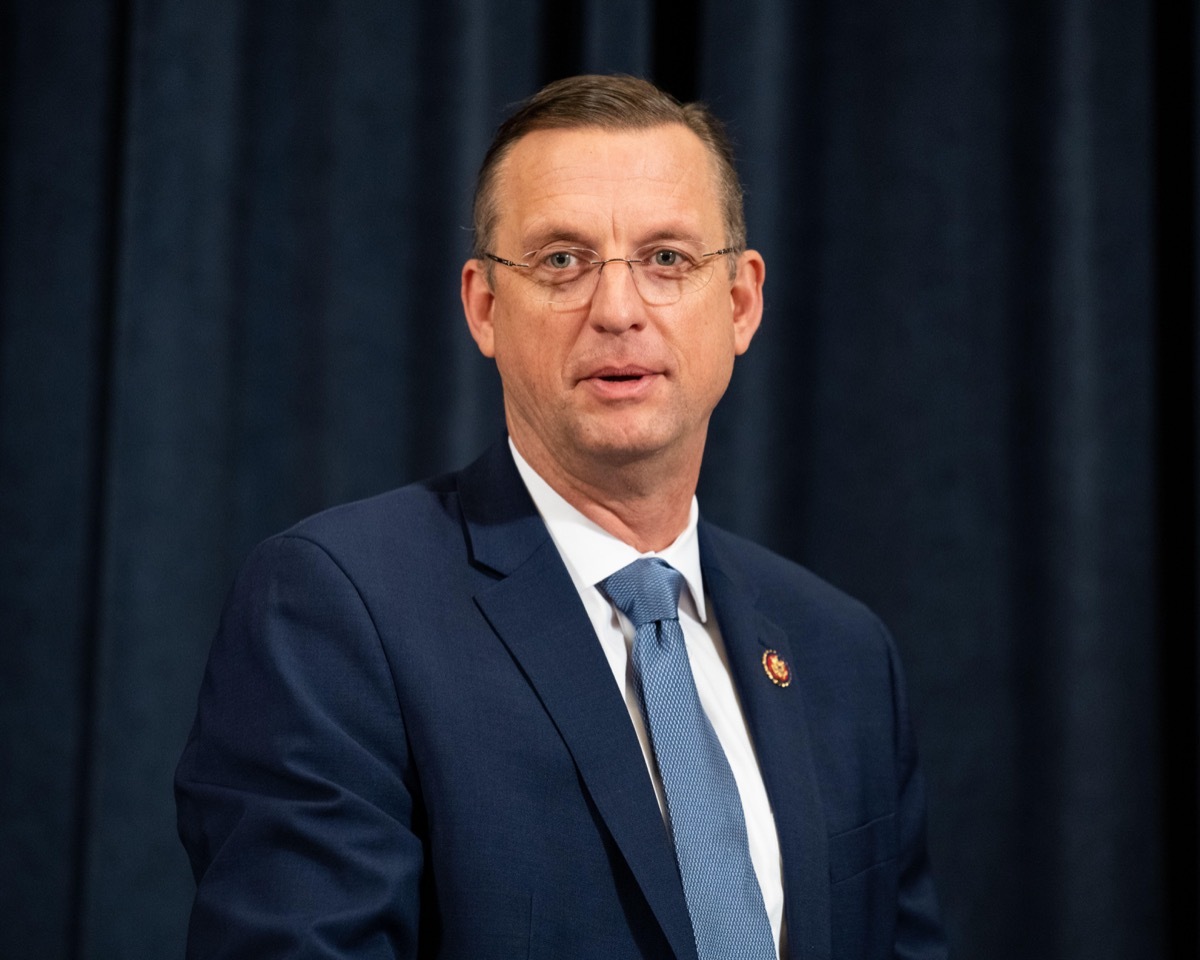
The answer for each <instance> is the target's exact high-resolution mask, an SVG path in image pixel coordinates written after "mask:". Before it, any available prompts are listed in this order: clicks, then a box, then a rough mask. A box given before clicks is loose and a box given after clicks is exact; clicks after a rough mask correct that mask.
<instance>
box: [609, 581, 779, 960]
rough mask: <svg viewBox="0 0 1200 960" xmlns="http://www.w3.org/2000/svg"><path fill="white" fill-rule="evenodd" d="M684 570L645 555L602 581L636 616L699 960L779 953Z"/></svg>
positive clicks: (642, 678) (641, 682)
mask: <svg viewBox="0 0 1200 960" xmlns="http://www.w3.org/2000/svg"><path fill="white" fill-rule="evenodd" d="M682 585H683V576H682V575H681V574H680V573H679V571H678V570H676V569H675V568H674V567H672V566H671V565H670V564H668V563H666V562H664V561H662V560H658V559H650V558H643V559H641V560H635V561H634V562H633V563H631V564H629V566H627V567H623V568H622V569H620V570H618V571H617V572H616V573H614V574H613V575H612V576H610V577H608V578H606V579H605V580H604V581H603V582H602V584H601V586H602V587H603V588H604V590H605V592H606V593H607V594H608V596H609V598H610V599H611V600H612V602H613V603H614V604H616V605H617V607H618V608H619V609H620V610H621V611H622V612H623V613H624V614H625V615H626V616H627V617H629V619H630V621H631V622H632V623H633V626H634V629H635V631H636V632H635V634H634V638H633V669H634V673H635V675H636V677H637V680H638V689H639V693H640V695H641V701H642V715H643V716H644V717H645V719H646V726H647V727H648V728H649V731H650V743H651V744H652V746H653V747H654V758H655V762H656V763H657V764H658V773H659V777H660V778H661V779H662V784H663V792H664V793H665V794H666V797H667V818H668V820H669V821H670V825H671V833H672V835H673V837H674V840H675V859H676V860H677V861H678V863H679V875H680V877H681V878H682V880H683V893H684V897H685V898H686V900H687V907H688V913H689V914H691V918H692V931H693V933H694V934H695V937H696V949H697V952H698V953H699V955H700V960H735V958H745V960H775V940H774V936H773V935H772V933H771V923H770V921H769V920H768V919H767V910H766V907H765V906H763V898H762V890H761V888H760V887H759V885H758V878H757V877H756V876H755V874H754V865H753V864H752V863H751V861H750V846H749V843H748V842H747V840H746V820H745V816H744V814H743V813H742V802H741V798H740V797H739V795H738V790H737V783H736V782H735V781H734V779H733V771H732V770H730V769H729V761H728V760H726V758H725V751H724V750H722V749H721V744H720V741H718V740H717V735H716V734H715V733H714V732H713V728H712V724H711V723H709V721H708V717H707V716H706V715H705V713H704V709H703V708H702V707H701V706H700V698H699V697H698V696H697V695H696V683H695V681H694V680H693V679H692V668H691V664H690V663H689V662H688V656H687V649H686V648H685V647H684V640H683V629H682V628H681V627H680V626H679V590H680V588H681V587H682Z"/></svg>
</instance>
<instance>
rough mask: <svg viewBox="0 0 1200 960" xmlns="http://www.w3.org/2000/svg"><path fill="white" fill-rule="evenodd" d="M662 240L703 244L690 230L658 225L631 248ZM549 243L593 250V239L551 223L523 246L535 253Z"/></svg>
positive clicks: (569, 228) (527, 252) (636, 248)
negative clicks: (566, 244)
mask: <svg viewBox="0 0 1200 960" xmlns="http://www.w3.org/2000/svg"><path fill="white" fill-rule="evenodd" d="M664 240H676V241H681V242H683V243H690V244H694V245H695V246H697V247H702V246H704V243H705V241H704V239H703V238H702V237H700V236H698V235H697V234H695V233H692V232H691V231H690V230H684V229H679V228H676V227H670V226H668V227H658V228H655V229H653V230H651V231H650V232H649V233H647V234H643V235H641V239H640V240H638V241H637V242H636V243H635V244H634V245H633V247H632V248H631V249H634V250H639V249H641V248H642V247H644V246H646V245H647V244H651V243H659V242H662V241H664ZM551 243H568V244H572V245H574V246H577V247H584V248H586V249H588V250H595V249H596V248H595V241H594V240H592V239H589V237H588V235H587V234H585V233H583V232H581V231H579V230H577V229H574V228H571V227H560V226H557V225H551V226H548V227H544V228H542V229H540V230H538V231H537V232H536V233H534V234H532V235H530V236H529V237H528V238H526V240H525V242H524V244H523V246H525V247H526V250H525V253H526V254H529V253H536V252H537V251H538V250H541V249H542V248H543V247H546V246H548V245H549V244H551Z"/></svg>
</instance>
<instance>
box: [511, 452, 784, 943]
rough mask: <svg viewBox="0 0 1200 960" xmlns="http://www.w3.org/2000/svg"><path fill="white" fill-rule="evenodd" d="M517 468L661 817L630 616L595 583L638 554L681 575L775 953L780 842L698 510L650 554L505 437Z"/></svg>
mask: <svg viewBox="0 0 1200 960" xmlns="http://www.w3.org/2000/svg"><path fill="white" fill-rule="evenodd" d="M508 445H509V449H510V450H512V455H513V459H514V460H515V461H516V464H517V470H518V471H519V472H520V474H521V479H522V480H524V481H525V486H526V488H527V489H528V490H529V495H530V496H531V497H532V498H533V502H534V505H535V506H536V507H537V509H538V513H540V514H541V516H542V520H543V521H544V522H545V524H546V527H547V529H548V530H549V531H550V537H551V539H552V540H553V541H554V545H555V546H556V547H557V548H558V552H559V554H560V555H561V556H562V560H563V563H564V564H565V565H566V567H567V570H568V572H569V573H570V574H571V580H572V582H573V583H574V584H575V589H576V591H578V593H579V599H580V600H582V601H583V606H584V609H585V610H586V611H587V615H588V618H589V619H590V620H591V622H592V627H593V628H594V629H595V631H596V636H597V637H598V638H599V640H600V646H601V648H602V649H603V650H604V655H605V657H606V658H607V659H608V665H609V667H611V668H612V672H613V678H614V679H615V680H616V683H617V688H618V689H619V690H620V691H621V695H622V696H623V697H624V698H625V706H626V708H627V709H628V711H629V719H630V720H631V721H632V722H633V729H634V730H635V731H636V732H637V737H638V741H639V742H640V743H641V745H642V754H643V756H644V757H645V760H646V769H647V770H648V771H649V773H650V780H651V781H652V782H653V784H654V791H655V793H656V794H657V796H658V806H659V810H660V811H661V812H662V813H663V817H664V819H665V818H666V801H665V798H664V795H663V788H662V781H661V779H660V778H659V776H658V768H657V766H656V765H655V762H654V751H653V748H652V747H651V745H650V737H649V734H648V732H647V730H646V725H645V722H644V720H643V718H642V710H641V705H640V704H639V703H638V695H637V686H636V681H635V680H634V676H633V664H632V660H631V658H630V656H629V652H630V649H631V648H632V645H633V635H634V629H633V625H632V624H631V623H630V622H629V619H628V618H627V617H626V616H625V614H624V613H622V612H621V611H620V610H618V609H617V608H616V607H615V606H613V604H612V602H611V601H610V600H609V599H608V597H607V596H605V595H604V593H603V592H602V591H601V590H600V588H599V587H598V586H597V585H598V584H599V583H600V582H601V581H603V580H604V579H605V578H606V577H608V576H609V575H610V574H612V573H616V571H618V570H620V569H621V568H622V567H624V566H627V565H628V564H630V563H632V562H633V561H634V560H636V559H638V558H639V557H661V558H662V559H663V560H665V561H666V562H667V563H669V564H670V565H671V566H672V567H674V568H675V569H676V570H678V571H679V572H680V573H681V574H682V575H683V580H684V584H685V586H686V589H684V590H682V591H681V592H680V595H679V624H680V626H681V627H682V628H683V636H684V642H685V645H686V647H687V654H688V661H689V662H690V664H691V667H692V676H693V677H694V678H695V681H696V692H697V694H699V697H700V705H701V706H702V707H703V708H704V712H705V713H706V714H707V715H708V719H709V722H710V723H711V724H712V726H713V730H714V731H715V732H716V735H717V739H718V740H719V741H720V743H721V747H722V748H723V749H724V751H725V756H726V758H727V759H728V760H729V766H730V769H731V770H732V771H733V778H734V780H735V781H736V783H737V788H738V793H739V794H740V795H741V800H742V811H743V813H744V814H745V817H746V836H747V838H748V839H749V842H750V859H751V861H752V862H753V864H754V872H755V874H756V876H757V877H758V885H759V887H760V888H761V889H762V894H763V902H764V904H766V908H767V917H768V918H769V919H770V921H771V931H772V933H773V934H774V937H775V948H776V952H777V953H778V952H779V950H780V943H781V936H782V927H783V875H782V860H781V857H780V853H779V838H778V836H776V833H775V817H774V815H773V814H772V813H771V803H770V801H769V800H768V799H767V791H766V787H764V785H763V781H762V774H761V773H760V771H759V768H758V760H757V759H756V757H755V755H754V747H753V745H752V744H751V742H750V733H749V731H748V730H747V729H746V720H745V717H744V716H743V715H742V708H741V704H740V703H739V702H738V697H737V691H736V690H734V687H733V679H732V677H731V676H730V674H729V663H728V660H727V658H726V654H725V644H724V642H723V641H722V639H721V631H720V628H719V627H718V626H717V619H716V617H711V616H708V609H707V597H706V596H705V594H704V583H703V579H702V577H701V574H700V546H699V541H698V540H697V537H696V519H697V517H698V516H699V513H700V509H699V506H698V505H697V503H696V498H695V497H692V506H691V511H690V513H689V515H688V523H687V527H686V528H685V529H684V531H683V532H682V533H681V534H680V535H679V537H678V538H677V539H676V540H675V542H674V543H672V544H671V545H670V546H669V547H667V548H666V549H664V550H661V551H659V552H657V553H653V552H652V553H638V552H637V551H636V550H635V549H634V548H633V547H631V546H630V545H629V544H627V543H625V542H624V541H622V540H619V539H617V538H616V537H614V536H613V535H612V534H610V533H608V532H607V531H606V530H604V529H602V528H601V527H600V526H598V525H597V524H595V523H593V522H592V521H591V520H589V519H588V518H587V517H585V516H584V515H583V514H582V513H580V512H579V511H578V510H576V509H575V508H574V507H573V506H571V505H570V504H569V503H567V501H566V500H564V499H563V498H562V497H561V496H559V494H558V493H556V492H555V491H554V489H553V488H552V487H551V486H550V485H549V484H548V483H546V481H545V480H543V479H542V478H541V476H540V475H538V473H537V472H536V471H535V470H534V469H533V468H532V467H531V466H529V464H528V463H526V462H525V459H524V458H523V457H522V456H521V454H520V453H518V452H517V448H516V446H514V445H513V442H512V439H511V438H510V439H509V441H508Z"/></svg>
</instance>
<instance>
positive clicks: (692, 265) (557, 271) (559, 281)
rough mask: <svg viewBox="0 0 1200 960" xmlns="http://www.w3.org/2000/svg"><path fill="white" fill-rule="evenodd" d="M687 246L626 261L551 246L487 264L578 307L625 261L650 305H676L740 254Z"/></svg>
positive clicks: (542, 295)
mask: <svg viewBox="0 0 1200 960" xmlns="http://www.w3.org/2000/svg"><path fill="white" fill-rule="evenodd" d="M703 249H704V248H703V247H699V246H694V245H692V244H689V243H687V242H682V241H670V242H662V241H659V242H656V243H648V244H646V245H644V246H641V247H638V249H637V250H635V251H634V252H633V254H632V255H631V256H628V257H608V258H607V259H605V258H602V257H601V256H600V255H599V254H598V253H597V252H596V251H595V250H589V249H587V248H586V247H578V246H573V245H571V244H564V243H552V244H549V245H547V246H544V247H542V248H541V249H539V250H535V251H533V252H532V253H528V254H526V255H525V256H524V257H523V258H522V260H524V261H526V262H520V261H514V260H505V259H504V258H503V257H498V256H496V255H495V254H494V253H485V254H484V256H485V257H487V258H488V259H489V260H491V261H493V262H495V263H499V264H502V265H503V266H506V267H512V268H513V269H514V270H519V271H521V272H522V273H523V274H524V275H525V276H526V277H527V278H528V279H529V280H530V281H532V283H533V286H534V290H535V291H536V293H535V296H537V298H538V299H539V300H543V301H546V302H548V303H552V304H554V305H556V306H558V307H578V306H582V305H583V304H585V303H587V302H589V301H590V300H591V299H592V296H593V295H594V294H595V292H596V287H597V285H598V284H599V282H600V272H601V271H602V270H603V269H604V267H605V266H606V265H607V264H610V263H624V264H627V265H628V266H629V270H630V272H631V273H632V274H633V285H634V287H636V288H637V292H638V295H639V296H641V298H642V300H644V301H645V302H646V303H647V304H649V305H650V306H656V307H662V306H667V305H669V304H672V303H677V302H678V301H679V300H681V299H682V298H683V297H685V296H687V295H688V294H691V293H695V292H696V291H698V290H702V289H703V288H704V287H705V286H707V284H708V282H709V281H710V280H711V279H712V275H713V271H714V270H715V269H716V265H717V263H718V258H719V257H722V256H724V255H725V254H729V253H734V252H736V248H734V247H724V248H722V249H720V250H714V251H712V252H711V253H703V252H701V251H702V250H703Z"/></svg>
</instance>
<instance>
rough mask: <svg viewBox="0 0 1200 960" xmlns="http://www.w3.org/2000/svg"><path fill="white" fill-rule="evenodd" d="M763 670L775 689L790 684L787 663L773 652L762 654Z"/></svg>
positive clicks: (790, 678)
mask: <svg viewBox="0 0 1200 960" xmlns="http://www.w3.org/2000/svg"><path fill="white" fill-rule="evenodd" d="M763 670H765V671H766V672H767V676H768V677H770V678H771V682H772V683H773V684H775V685H776V686H777V687H786V686H787V685H788V684H789V683H791V682H792V671H791V670H790V669H789V668H788V664H787V661H786V660H784V659H783V657H781V656H780V655H779V654H778V653H777V652H776V651H774V650H768V651H767V652H766V653H764V654H763Z"/></svg>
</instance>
